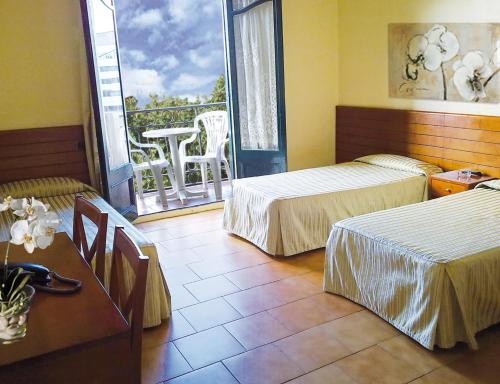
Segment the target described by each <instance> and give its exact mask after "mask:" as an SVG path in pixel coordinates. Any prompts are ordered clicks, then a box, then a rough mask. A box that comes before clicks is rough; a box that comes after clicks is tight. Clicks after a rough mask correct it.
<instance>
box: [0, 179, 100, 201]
mask: <svg viewBox="0 0 500 384" xmlns="http://www.w3.org/2000/svg"><path fill="white" fill-rule="evenodd" d="M85 191H93V192H95V190H94V189H93V188H92V187H90V186H88V185H87V184H85V183H82V182H81V181H78V180H75V179H72V178H70V177H46V178H42V179H28V180H20V181H12V182H10V183H6V184H0V197H2V198H5V197H7V196H12V197H13V198H15V199H19V198H22V197H37V198H42V197H51V196H58V195H67V194H73V193H80V192H85Z"/></svg>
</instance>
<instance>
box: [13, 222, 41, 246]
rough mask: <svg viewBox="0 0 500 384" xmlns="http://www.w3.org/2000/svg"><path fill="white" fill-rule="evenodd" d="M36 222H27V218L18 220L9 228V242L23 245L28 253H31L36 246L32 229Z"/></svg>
mask: <svg viewBox="0 0 500 384" xmlns="http://www.w3.org/2000/svg"><path fill="white" fill-rule="evenodd" d="M35 225H36V223H29V222H28V220H18V221H16V222H15V223H14V224H13V225H12V228H11V229H10V235H11V236H12V239H11V240H10V242H11V243H12V244H15V245H21V244H23V245H24V249H25V250H26V252H28V253H33V251H34V250H35V248H36V240H35V236H34V234H33V229H34V227H35Z"/></svg>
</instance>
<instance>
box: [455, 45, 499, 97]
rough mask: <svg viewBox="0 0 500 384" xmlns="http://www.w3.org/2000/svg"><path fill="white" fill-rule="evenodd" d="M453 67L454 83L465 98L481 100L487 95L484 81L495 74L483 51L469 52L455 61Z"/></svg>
mask: <svg viewBox="0 0 500 384" xmlns="http://www.w3.org/2000/svg"><path fill="white" fill-rule="evenodd" d="M453 69H454V71H455V73H454V75H453V83H454V84H455V87H456V88H457V91H458V93H460V96H462V97H463V98H464V99H465V100H467V101H479V99H482V98H485V97H486V96H487V95H486V92H485V90H484V83H483V82H484V81H485V80H487V79H488V78H489V77H490V76H491V75H492V74H493V70H492V69H491V67H490V66H489V65H488V58H487V57H486V56H485V55H484V53H483V52H481V51H471V52H468V53H467V54H466V55H465V56H464V57H463V59H462V60H458V61H456V62H455V63H453Z"/></svg>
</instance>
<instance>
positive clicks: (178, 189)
mask: <svg viewBox="0 0 500 384" xmlns="http://www.w3.org/2000/svg"><path fill="white" fill-rule="evenodd" d="M193 133H200V130H199V129H197V128H194V127H184V128H164V129H154V130H151V131H146V132H144V133H143V134H142V136H144V137H145V138H148V139H159V138H166V139H167V140H168V146H169V147H170V154H171V157H172V165H173V167H174V176H175V180H173V183H174V187H175V193H176V194H177V197H178V198H179V199H180V200H181V202H182V203H183V204H184V202H185V200H186V199H187V198H188V197H196V196H204V195H205V193H204V192H203V191H196V192H195V191H188V190H187V189H186V184H185V183H184V169H182V165H181V159H180V156H179V147H178V145H177V136H182V135H192V134H193Z"/></svg>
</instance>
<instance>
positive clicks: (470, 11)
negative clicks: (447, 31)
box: [339, 0, 500, 115]
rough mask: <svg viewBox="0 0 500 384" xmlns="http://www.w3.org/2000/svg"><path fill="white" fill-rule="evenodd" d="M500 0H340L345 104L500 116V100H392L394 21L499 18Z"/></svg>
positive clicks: (340, 58) (341, 62)
mask: <svg viewBox="0 0 500 384" xmlns="http://www.w3.org/2000/svg"><path fill="white" fill-rule="evenodd" d="M499 15H500V1H498V0H475V1H470V0H439V1H437V0H419V1H417V0H411V1H410V0H377V1H373V0H356V1H352V0H339V49H340V51H339V72H340V74H341V76H340V90H339V103H340V104H342V105H355V106H371V107H389V108H404V109H417V110H425V111H439V112H459V113H471V114H486V115H500V106H499V105H498V104H476V103H458V102H442V101H426V100H408V99H391V98H389V96H388V42H387V40H388V36H387V25H388V24H389V23H406V22H407V23H412V22H422V23H424V22H425V23H438V22H441V23H443V22H499V21H500V19H499Z"/></svg>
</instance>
